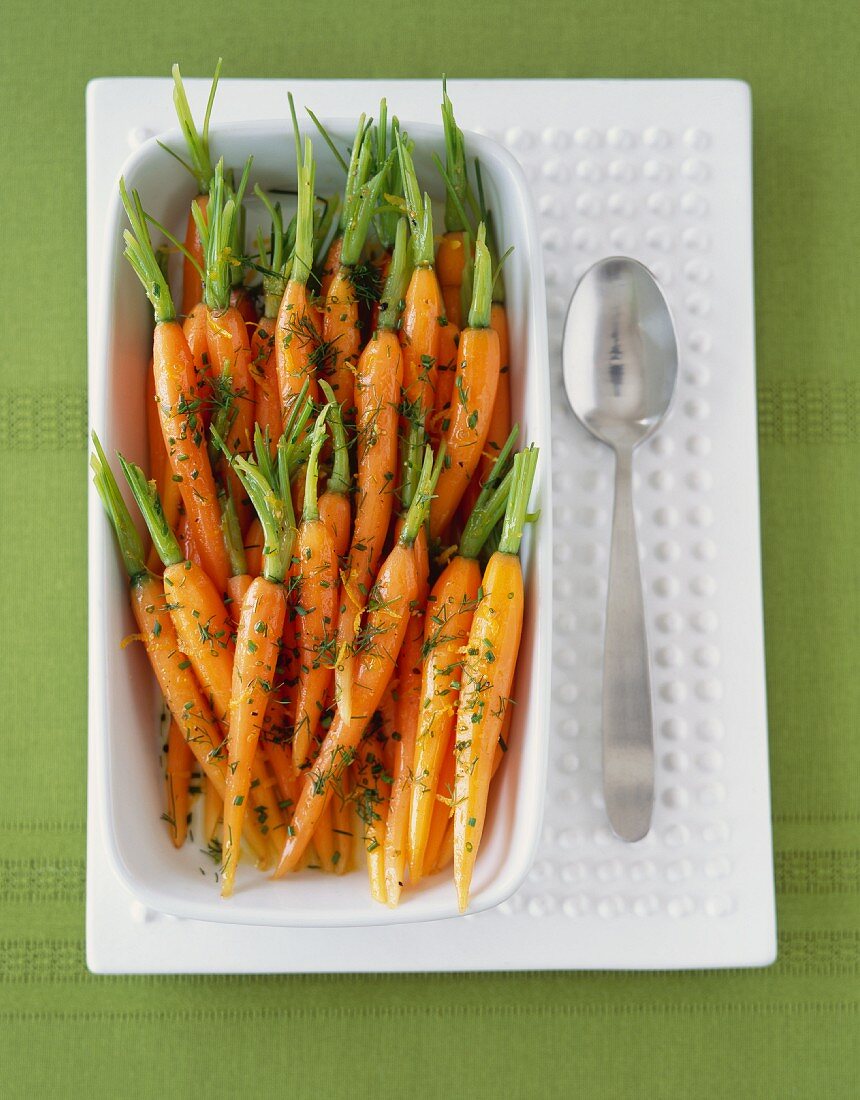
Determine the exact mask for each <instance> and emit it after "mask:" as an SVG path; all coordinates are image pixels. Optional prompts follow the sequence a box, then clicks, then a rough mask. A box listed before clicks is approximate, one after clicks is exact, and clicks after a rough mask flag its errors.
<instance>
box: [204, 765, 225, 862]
mask: <svg viewBox="0 0 860 1100" xmlns="http://www.w3.org/2000/svg"><path fill="white" fill-rule="evenodd" d="M223 810H224V799H223V798H222V797H221V796H220V795H219V794H218V791H217V790H216V789H215V785H214V784H213V782H212V780H211V779H210V778H209V776H208V775H204V776H203V840H204V842H205V843H206V844H207V846H212V845H213V844H217V849H218V863H219V864H220V862H221V841H220V840H216V834H217V833H218V825H219V822H220V821H221V814H222V812H223Z"/></svg>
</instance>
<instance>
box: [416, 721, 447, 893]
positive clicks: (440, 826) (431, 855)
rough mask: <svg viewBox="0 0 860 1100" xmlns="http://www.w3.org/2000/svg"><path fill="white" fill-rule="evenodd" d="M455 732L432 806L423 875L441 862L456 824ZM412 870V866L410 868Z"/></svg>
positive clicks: (441, 768) (445, 755)
mask: <svg viewBox="0 0 860 1100" xmlns="http://www.w3.org/2000/svg"><path fill="white" fill-rule="evenodd" d="M455 736H456V735H455V733H454V731H453V730H452V731H451V736H450V737H449V738H448V742H447V744H446V745H445V746H444V749H445V751H444V752H443V753H442V759H441V767H440V770H439V778H438V782H437V784H436V793H435V795H434V801H433V804H432V808H431V811H430V813H431V816H430V827H429V830H428V833H427V844H426V848H425V849H424V853H423V860H422V866H421V869H420V873H421V874H422V875H431V874H433V872H434V871H435V870H436V866H437V864H438V862H439V853H440V851H441V849H442V846H443V844H444V840H445V836H446V834H447V833H448V830H449V828H450V829H452V830H453V826H454V760H455V750H454V745H455ZM410 858H411V857H410ZM410 870H411V868H410Z"/></svg>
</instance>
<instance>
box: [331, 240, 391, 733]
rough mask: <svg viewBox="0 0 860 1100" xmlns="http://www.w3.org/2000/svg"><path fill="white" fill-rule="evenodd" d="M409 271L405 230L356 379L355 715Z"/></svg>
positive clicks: (384, 529) (349, 587) (385, 504)
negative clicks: (361, 632)
mask: <svg viewBox="0 0 860 1100" xmlns="http://www.w3.org/2000/svg"><path fill="white" fill-rule="evenodd" d="M405 268H406V224H405V222H403V221H401V222H400V225H399V226H398V243H397V244H396V245H395V249H394V259H393V260H392V264H391V272H390V273H389V277H388V280H387V282H386V287H385V291H384V294H383V297H384V300H385V303H386V304H385V308H384V309H383V310H382V312H381V313H380V325H379V328H378V329H377V331H376V333H375V334H374V336H373V337H372V338H371V340H370V341H369V342H368V344H367V346H366V347H365V349H364V351H363V352H362V353H361V358H360V359H359V362H358V368H357V372H356V379H355V401H356V407H357V415H356V431H357V437H358V440H357V464H358V494H357V498H356V513H355V524H354V527H353V533H352V544H351V546H350V551H349V558H348V561H347V566H346V569H345V570H344V577H343V583H342V585H341V590H340V595H339V597H338V616H339V617H338V635H337V650H338V658H337V666H336V668H335V683H336V692H335V697H336V699H337V701H338V705H339V706H340V707H341V709H342V711H344V713H346V714H348V713H349V711H350V709H351V689H352V680H353V676H352V646H353V642H354V639H355V632H356V623H357V621H358V618H359V616H360V615H361V611H362V608H363V607H364V604H365V602H366V600H367V593H368V592H369V590H370V586H371V584H372V583H373V578H374V576H375V575H376V570H377V568H378V565H379V561H380V558H381V557H382V552H383V549H384V546H385V539H386V536H387V534H388V527H389V524H390V523H391V514H392V511H393V508H394V478H395V467H396V463H397V423H398V412H397V410H398V405H399V402H400V384H401V379H402V376H403V362H402V356H401V352H400V343H399V341H398V339H397V335H396V326H397V323H398V319H399V316H400V302H401V300H402V297H403V289H404V285H405Z"/></svg>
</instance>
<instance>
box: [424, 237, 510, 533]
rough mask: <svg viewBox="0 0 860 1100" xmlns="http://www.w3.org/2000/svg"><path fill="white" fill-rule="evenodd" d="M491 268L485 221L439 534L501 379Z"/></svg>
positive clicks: (435, 517)
mask: <svg viewBox="0 0 860 1100" xmlns="http://www.w3.org/2000/svg"><path fill="white" fill-rule="evenodd" d="M492 281H493V280H492V269H491V266H490V254H489V251H488V250H487V246H486V244H485V229H484V226H483V223H482V224H481V226H480V228H479V229H478V239H477V241H476V243H475V283H474V294H473V297H472V308H471V310H470V312H469V327H468V328H466V329H464V330H463V332H461V333H460V345H459V361H458V363H457V372H456V376H455V380H454V393H453V396H452V408H451V411H450V415H449V418H448V419H446V420H445V421H443V425H442V426H443V433H442V438H443V440H444V442H445V444H446V447H447V452H448V460H447V464H446V467H445V469H444V470H443V471H442V475H441V477H440V478H439V485H438V488H437V493H436V497H435V498H434V500H433V503H432V505H431V506H430V534H431V535H432V536H433V538H440V537H441V536H442V535H443V534H444V532H445V530H446V529H447V527H448V524H449V523H450V521H451V519H452V517H453V515H454V512H455V511H456V508H457V505H458V504H459V503H460V499H461V498H462V496H463V493H464V492H465V491H466V487H467V485H468V484H469V479H470V478H471V477H472V474H473V473H474V471H475V468H476V467H477V465H478V461H479V459H480V457H481V451H482V449H483V446H484V442H485V441H486V438H487V432H488V431H489V427H490V415H491V413H492V409H493V402H494V401H495V398H496V387H497V386H498V380H499V338H498V336H497V335H496V333H495V332H494V331H493V329H491V328H490V327H489V326H490V310H491V294H492Z"/></svg>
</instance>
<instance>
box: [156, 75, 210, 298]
mask: <svg viewBox="0 0 860 1100" xmlns="http://www.w3.org/2000/svg"><path fill="white" fill-rule="evenodd" d="M172 73H173V103H174V106H175V108H176V114H177V116H178V118H179V125H180V127H181V129H182V134H183V136H184V138H185V144H186V147H187V149H188V154H189V156H190V158H191V163H190V164H189V163H188V162H187V161H185V160H183V159H182V158H181V157H180V156H179V155H178V153H175V152H174V151H173V149H170V148H168V146H166V145H164V144H162V143H161V142H159V145H161V147H162V149H164V150H165V152H167V153H170V155H171V156H172V157H174V158H175V159H176V160H178V161H179V163H180V164H181V165H182V166H183V167H184V168H186V169H187V170H188V171H189V172H190V173H191V175H192V176H193V177H194V180H195V181H196V183H197V187H198V190H199V194H198V195H197V198H196V200H195V201H196V202H197V204H198V206H200V207H202V208H203V209H204V210H205V207H206V203H207V202H208V199H209V185H210V184H211V182H212V177H213V176H214V174H215V173H214V169H213V167H212V157H211V155H210V151H209V120H210V118H211V115H212V105H213V103H214V102H215V91H216V89H217V87H218V79H219V77H220V76H221V58H220V57H219V58H218V64H217V65H216V66H215V75H214V76H213V77H212V86H211V88H210V89H209V99H208V101H207V103H206V113H205V114H204V116H203V129H202V131H198V130H197V126H196V125H195V123H194V119H193V117H192V115H191V107H190V105H189V103H188V97H187V96H186V94H185V86H184V85H183V83H182V74H181V73H180V71H179V66H178V65H174V66H173V69H172ZM185 249H186V254H185V260H184V263H183V266H182V312H183V313H184V314H188V313H190V312H191V310H192V309H193V308H194V307H195V306H196V305H197V303H198V302H200V301H201V300H202V298H203V276H202V269H203V266H204V258H203V257H204V248H203V245H202V242H201V240H200V237H199V236H198V233H197V223H196V219H195V218H194V215H193V209H192V211H190V212H189V214H188V225H187V229H186V233H185Z"/></svg>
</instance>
